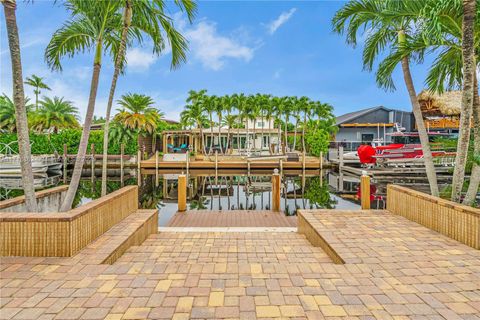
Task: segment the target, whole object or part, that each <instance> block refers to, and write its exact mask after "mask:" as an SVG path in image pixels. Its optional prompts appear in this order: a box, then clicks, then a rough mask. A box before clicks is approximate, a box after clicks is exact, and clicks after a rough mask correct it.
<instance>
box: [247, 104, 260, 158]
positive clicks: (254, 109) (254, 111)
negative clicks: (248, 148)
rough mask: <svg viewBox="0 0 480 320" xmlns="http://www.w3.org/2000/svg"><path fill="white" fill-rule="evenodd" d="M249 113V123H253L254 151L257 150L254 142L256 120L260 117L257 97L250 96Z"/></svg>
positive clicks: (254, 140) (255, 139)
mask: <svg viewBox="0 0 480 320" xmlns="http://www.w3.org/2000/svg"><path fill="white" fill-rule="evenodd" d="M249 98H250V99H249V100H250V112H249V118H250V120H251V121H253V149H254V150H255V149H256V148H257V146H256V142H257V130H256V129H257V119H258V117H259V116H260V112H261V110H260V105H259V104H258V98H259V97H258V95H256V96H250V97H249Z"/></svg>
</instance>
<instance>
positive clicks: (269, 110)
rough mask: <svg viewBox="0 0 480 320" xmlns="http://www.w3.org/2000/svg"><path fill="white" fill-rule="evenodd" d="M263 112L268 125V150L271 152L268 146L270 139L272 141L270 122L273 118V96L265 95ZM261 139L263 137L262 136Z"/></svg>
mask: <svg viewBox="0 0 480 320" xmlns="http://www.w3.org/2000/svg"><path fill="white" fill-rule="evenodd" d="M263 112H264V117H265V121H266V122H267V123H268V124H269V127H268V152H269V153H270V154H271V153H272V150H271V148H270V146H271V141H272V139H271V138H272V134H271V129H273V128H270V122H271V121H272V119H273V116H274V115H273V98H272V97H271V96H270V95H265V101H264V104H263ZM262 139H263V138H262Z"/></svg>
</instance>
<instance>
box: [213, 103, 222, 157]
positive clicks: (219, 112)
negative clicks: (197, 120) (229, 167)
mask: <svg viewBox="0 0 480 320" xmlns="http://www.w3.org/2000/svg"><path fill="white" fill-rule="evenodd" d="M213 109H214V110H215V113H216V114H217V119H218V145H219V147H220V153H223V147H222V139H221V134H222V122H223V121H222V118H223V111H224V103H223V98H222V97H215V98H214V99H213Z"/></svg>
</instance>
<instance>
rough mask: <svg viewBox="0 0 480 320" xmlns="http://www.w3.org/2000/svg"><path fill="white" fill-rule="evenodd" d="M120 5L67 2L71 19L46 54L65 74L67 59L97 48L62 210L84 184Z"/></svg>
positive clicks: (90, 0) (52, 65)
mask: <svg viewBox="0 0 480 320" xmlns="http://www.w3.org/2000/svg"><path fill="white" fill-rule="evenodd" d="M119 5H120V2H118V1H113V0H105V1H96V0H68V1H66V3H65V6H66V8H67V9H68V10H69V11H70V13H71V17H70V19H69V20H68V21H67V22H66V23H64V24H63V26H62V27H60V29H58V30H57V31H55V33H54V34H53V36H52V39H51V40H50V43H49V44H48V46H47V48H46V51H45V60H46V61H47V64H48V65H49V66H50V68H51V69H53V70H60V71H61V70H62V64H61V60H62V58H63V57H65V56H69V57H72V56H74V55H76V54H77V53H80V52H82V53H83V52H84V51H85V50H88V49H94V59H93V73H92V80H91V83H90V95H89V99H88V106H87V110H86V114H85V122H84V126H83V131H82V136H81V139H80V144H79V146H78V153H77V157H76V161H75V167H74V169H73V174H72V178H71V181H70V186H69V188H68V191H67V194H66V196H65V199H64V201H63V203H62V206H61V208H60V211H67V210H69V209H70V208H71V207H72V203H73V199H74V197H75V193H76V191H77V188H78V184H79V182H80V177H81V174H82V169H83V164H84V162H85V154H86V151H87V144H88V138H89V136H90V126H91V123H92V117H93V113H94V111H95V101H96V97H97V89H98V80H99V77H100V70H101V67H102V57H103V55H104V54H105V53H106V52H112V53H113V54H114V55H115V52H116V51H117V50H118V43H119V42H118V34H119V32H120V30H121V26H122V17H121V15H120V14H119V13H118V11H119Z"/></svg>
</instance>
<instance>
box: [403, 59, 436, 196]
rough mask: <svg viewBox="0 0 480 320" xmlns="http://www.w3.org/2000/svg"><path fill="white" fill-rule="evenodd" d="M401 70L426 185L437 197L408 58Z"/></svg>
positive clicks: (431, 163)
mask: <svg viewBox="0 0 480 320" xmlns="http://www.w3.org/2000/svg"><path fill="white" fill-rule="evenodd" d="M402 70H403V78H404V80H405V85H406V86H407V90H408V94H409V96H410V101H411V103H412V108H413V115H414V116H415V122H416V124H417V130H418V136H419V138H420V143H421V144H422V151H423V159H424V162H425V170H426V173H427V179H428V183H429V184H430V193H431V194H432V195H433V196H435V197H438V195H439V191H438V184H437V173H436V171H435V166H434V165H433V157H432V152H431V150H430V142H429V140H428V134H427V130H426V129H425V123H424V122H423V115H422V111H421V110H420V104H419V103H418V99H417V94H416V92H415V87H414V85H413V80H412V74H411V73H410V65H409V61H408V57H404V58H403V59H402Z"/></svg>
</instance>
